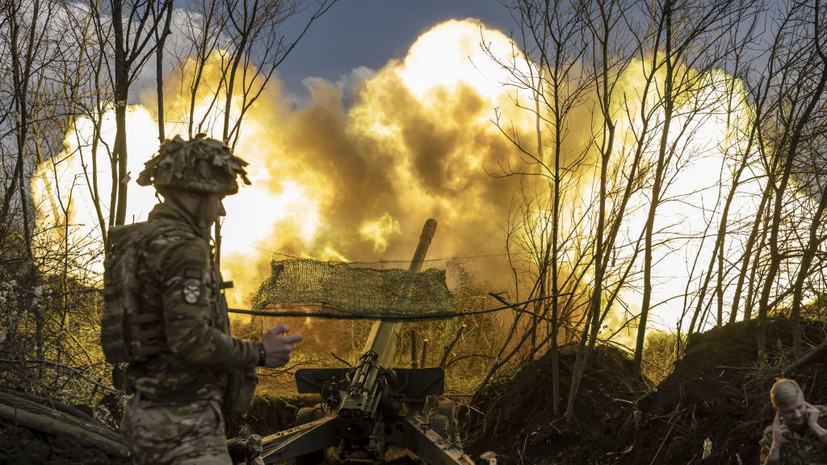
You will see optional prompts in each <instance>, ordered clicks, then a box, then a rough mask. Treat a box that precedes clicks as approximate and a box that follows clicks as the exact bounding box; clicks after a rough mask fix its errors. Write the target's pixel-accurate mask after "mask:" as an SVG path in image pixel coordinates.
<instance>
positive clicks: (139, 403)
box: [121, 395, 232, 465]
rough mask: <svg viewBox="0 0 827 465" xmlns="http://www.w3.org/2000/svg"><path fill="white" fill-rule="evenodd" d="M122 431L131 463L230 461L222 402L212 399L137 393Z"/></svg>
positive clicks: (217, 464)
mask: <svg viewBox="0 0 827 465" xmlns="http://www.w3.org/2000/svg"><path fill="white" fill-rule="evenodd" d="M121 431H122V433H123V436H124V439H125V440H126V443H127V445H128V446H129V450H130V451H131V452H132V463H133V464H134V465H195V464H198V465H231V464H232V462H231V461H230V455H229V454H228V452H227V442H226V438H225V435H224V419H223V417H222V415H221V405H220V404H219V403H218V402H217V401H214V400H197V401H192V402H180V403H158V402H152V401H148V400H144V399H140V398H139V395H136V396H135V397H133V398H132V399H130V400H129V402H127V405H126V409H125V412H124V417H123V422H122V423H121Z"/></svg>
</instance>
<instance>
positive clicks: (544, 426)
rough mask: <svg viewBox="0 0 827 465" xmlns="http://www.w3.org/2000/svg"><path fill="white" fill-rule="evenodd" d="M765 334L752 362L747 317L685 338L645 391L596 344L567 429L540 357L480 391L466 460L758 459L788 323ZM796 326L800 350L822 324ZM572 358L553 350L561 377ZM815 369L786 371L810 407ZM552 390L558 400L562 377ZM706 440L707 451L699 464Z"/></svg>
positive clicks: (620, 358) (824, 391) (788, 357)
mask: <svg viewBox="0 0 827 465" xmlns="http://www.w3.org/2000/svg"><path fill="white" fill-rule="evenodd" d="M766 330H767V347H768V351H767V357H766V360H765V361H763V362H760V363H759V357H758V352H757V349H756V347H757V343H756V334H757V331H756V323H755V321H747V322H738V323H734V324H730V325H726V326H723V327H720V328H714V329H712V330H710V331H707V332H705V333H703V334H697V335H694V336H693V337H692V338H690V340H689V341H687V350H686V353H685V355H684V357H683V358H682V359H681V360H680V361H679V362H678V363H676V364H675V369H674V371H673V373H672V374H671V375H669V376H668V377H667V378H666V379H665V380H664V381H663V382H661V383H660V384H659V385H658V386H657V387H656V388H654V389H652V390H650V391H649V392H644V391H643V389H645V384H644V383H643V382H642V380H639V379H636V378H635V377H634V376H632V375H631V372H630V371H629V370H628V368H629V367H630V363H629V361H628V359H627V358H626V356H625V354H623V353H621V352H620V351H618V350H616V349H613V348H610V347H605V346H604V347H598V348H597V351H596V354H595V356H594V357H593V358H592V359H591V360H590V361H589V368H588V369H587V370H586V376H585V378H584V379H583V381H582V383H581V387H580V394H579V396H578V399H577V401H576V402H575V413H576V421H575V422H574V423H573V424H572V425H570V426H567V425H566V423H565V420H564V419H563V418H561V416H560V415H555V414H554V413H553V411H552V408H551V404H550V402H549V398H550V395H549V392H550V389H551V388H550V361H549V360H548V358H549V357H548V356H546V357H543V358H542V359H540V360H537V361H536V362H534V363H533V364H531V365H529V366H528V367H526V369H525V370H523V371H522V372H520V373H519V374H518V375H517V376H515V377H514V378H513V379H512V380H510V381H508V382H504V383H501V384H498V385H495V386H492V387H491V388H489V389H488V390H487V391H486V392H485V394H484V396H483V400H482V404H481V405H480V410H481V411H484V412H485V415H484V417H482V418H476V420H477V421H478V422H479V423H478V424H476V425H475V427H477V428H479V427H480V426H481V427H482V429H483V431H484V433H483V434H481V435H478V436H477V437H474V436H473V435H472V436H471V437H470V438H469V443H468V445H467V447H466V448H467V449H468V451H470V453H471V454H473V455H472V456H478V455H479V454H480V453H482V452H484V451H485V450H493V451H495V452H496V453H497V454H498V461H497V463H498V465H502V464H518V463H520V464H523V463H525V464H537V465H548V464H623V465H639V464H652V463H655V464H672V463H675V464H691V463H703V464H705V465H707V464H747V463H749V464H752V463H758V460H759V457H758V455H759V445H758V442H759V440H760V439H761V436H762V431H763V429H764V428H765V427H766V426H767V425H769V424H770V423H771V422H772V420H773V416H774V412H773V410H772V407H771V405H770V402H769V389H770V387H771V386H772V384H773V383H774V382H775V379H776V378H777V377H780V376H781V373H782V371H783V369H784V368H786V367H787V366H788V365H789V364H790V363H791V362H792V361H794V360H795V359H796V357H794V356H793V354H792V353H791V351H790V349H789V347H790V346H791V344H792V331H791V325H790V322H789V321H788V320H785V319H780V320H774V321H770V322H768V323H767V325H766ZM803 332H804V334H803V347H805V348H807V347H812V346H815V345H817V344H818V343H820V342H821V341H822V340H823V339H824V332H823V324H822V323H817V322H813V323H805V324H804V331H803ZM798 355H799V356H800V355H801V354H798ZM573 360H574V355H573V354H571V353H570V352H567V353H562V354H561V356H560V371H561V378H562V379H564V380H567V379H569V377H570V372H571V365H572V364H573ZM824 373H827V357H823V356H821V357H815V359H814V360H811V361H810V362H808V363H806V364H804V365H802V366H801V367H799V368H798V369H796V370H795V371H794V372H792V373H790V374H789V377H791V378H793V379H795V380H797V381H798V382H799V384H800V385H801V387H802V389H803V390H804V393H805V397H806V399H807V400H808V401H809V402H810V403H813V404H824V403H827V383H825V382H824V380H823V379H822V378H821V375H822V374H824ZM560 392H561V393H563V394H562V395H563V396H564V397H565V396H567V392H568V385H567V383H565V382H563V383H561V390H560ZM562 410H563V409H561V411H562ZM470 420H471V422H472V423H473V422H474V420H475V418H473V416H472V417H471V419H470ZM707 437H708V438H710V440H711V441H712V453H711V455H710V457H708V458H706V459H703V460H701V453H702V451H703V442H704V440H705V439H706V438H707Z"/></svg>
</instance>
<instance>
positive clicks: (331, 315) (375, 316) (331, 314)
mask: <svg viewBox="0 0 827 465" xmlns="http://www.w3.org/2000/svg"><path fill="white" fill-rule="evenodd" d="M571 294H572V293H571V292H567V293H564V294H557V297H559V296H564V295H571ZM554 297H555V296H553V295H548V296H544V297H537V298H534V299H530V300H524V301H522V302H517V303H515V304H511V305H504V306H502V307H496V308H487V309H484V310H471V311H467V312H441V313H428V314H423V315H402V314H393V313H370V312H365V313H359V314H353V313H345V312H344V311H343V310H340V309H338V308H336V307H331V306H329V305H325V304H324V303H322V304H321V307H322V308H323V309H327V310H330V311H321V312H299V311H289V310H288V311H284V310H277V311H268V310H244V309H240V308H228V309H227V311H228V312H230V313H238V314H241V315H255V316H277V317H313V318H323V319H329V320H382V321H428V320H447V319H451V318H457V317H460V316H468V315H482V314H485V313H493V312H499V311H502V310H508V309H514V310H518V309H517V307H519V306H521V305H526V304H530V303H532V302H539V301H541V300H547V299H552V298H554ZM519 311H520V312H522V313H528V314H531V315H535V314H534V313H533V312H529V311H527V310H519Z"/></svg>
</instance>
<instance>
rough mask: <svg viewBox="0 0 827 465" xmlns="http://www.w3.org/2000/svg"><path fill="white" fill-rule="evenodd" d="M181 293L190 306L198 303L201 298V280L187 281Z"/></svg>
mask: <svg viewBox="0 0 827 465" xmlns="http://www.w3.org/2000/svg"><path fill="white" fill-rule="evenodd" d="M181 293H182V294H183V295H184V301H186V302H187V303H188V304H194V303H196V302H198V297H200V296H201V280H200V279H195V278H188V279H186V280H185V281H184V284H183V286H182V288H181Z"/></svg>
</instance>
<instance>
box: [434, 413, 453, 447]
mask: <svg viewBox="0 0 827 465" xmlns="http://www.w3.org/2000/svg"><path fill="white" fill-rule="evenodd" d="M451 420H452V419H451V418H450V417H447V416H445V415H431V429H432V430H434V432H435V433H436V434H438V435H440V436H442V439H444V440H446V441H448V442H453V441H454V425H453V422H452V421H451Z"/></svg>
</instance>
